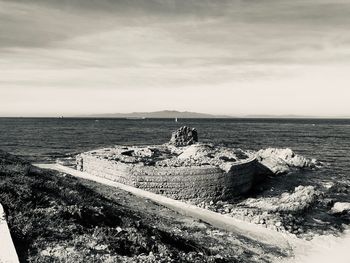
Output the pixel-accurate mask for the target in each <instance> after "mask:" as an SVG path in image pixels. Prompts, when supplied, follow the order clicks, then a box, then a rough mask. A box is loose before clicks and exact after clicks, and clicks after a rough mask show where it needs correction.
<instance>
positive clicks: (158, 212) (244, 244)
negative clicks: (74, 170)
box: [0, 151, 285, 263]
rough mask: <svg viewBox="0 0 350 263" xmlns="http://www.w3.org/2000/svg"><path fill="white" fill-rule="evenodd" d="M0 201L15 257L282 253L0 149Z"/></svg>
mask: <svg viewBox="0 0 350 263" xmlns="http://www.w3.org/2000/svg"><path fill="white" fill-rule="evenodd" d="M0 203H2V205H3V207H4V209H5V213H6V215H7V221H8V224H9V227H10V231H11V235H12V238H13V241H14V244H15V247H16V250H17V253H18V256H19V258H20V261H21V262H68V263H69V262H74V263H77V262H271V261H272V259H276V258H280V257H283V256H285V254H284V252H283V251H279V250H278V249H276V248H271V247H266V246H264V245H262V244H260V243H256V242H255V243H254V242H252V241H251V240H248V239H247V238H243V237H239V236H235V235H234V234H232V233H228V232H225V231H219V230H217V229H215V228H213V227H211V226H209V225H206V224H203V223H201V222H198V221H194V220H191V219H189V218H186V217H182V216H181V215H179V214H177V213H175V212H173V211H171V210H169V209H166V208H164V207H161V206H158V205H156V204H154V203H152V202H150V201H148V200H144V199H142V198H139V197H135V196H133V195H131V194H128V193H127V192H124V191H121V190H117V189H115V188H111V187H107V186H104V185H101V184H97V183H95V182H91V181H87V180H82V179H77V178H74V177H71V176H69V175H65V174H60V173H58V172H54V171H48V170H41V169H38V168H35V167H32V166H31V165H30V164H29V163H28V162H26V161H24V160H21V159H19V158H17V157H15V156H12V155H9V154H7V153H5V152H1V151H0Z"/></svg>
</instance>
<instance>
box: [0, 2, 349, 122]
mask: <svg viewBox="0 0 350 263" xmlns="http://www.w3.org/2000/svg"><path fill="white" fill-rule="evenodd" d="M349 100H350V1H349V0H343V1H342V0H231V1H225V0H212V1H209V0H143V1H142V0H60V1H57V0H23V1H20V0H9V1H5V0H0V116H60V115H64V116H67V115H74V114H89V113H112V112H132V111H155V110H163V109H174V110H188V111H197V112H205V113H214V114H231V115H236V116H240V115H247V114H302V115H323V116H345V115H347V116H350V103H349Z"/></svg>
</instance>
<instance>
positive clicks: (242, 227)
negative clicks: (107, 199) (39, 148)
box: [33, 164, 303, 249]
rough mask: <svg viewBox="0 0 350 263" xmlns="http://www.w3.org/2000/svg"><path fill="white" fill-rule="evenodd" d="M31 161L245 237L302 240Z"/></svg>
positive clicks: (285, 243)
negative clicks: (124, 192)
mask: <svg viewBox="0 0 350 263" xmlns="http://www.w3.org/2000/svg"><path fill="white" fill-rule="evenodd" d="M33 165H34V166H36V167H39V168H43V169H52V170H56V171H59V172H63V173H67V174H70V175H73V176H75V177H79V178H83V179H87V180H92V181H95V182H98V183H101V184H105V185H109V186H113V187H117V188H119V189H122V190H124V191H127V192H130V193H132V194H134V195H136V196H140V197H143V198H147V199H149V200H152V201H154V202H156V203H158V204H160V205H162V206H165V207H168V208H170V209H172V210H174V211H176V212H178V213H180V214H183V215H186V216H189V217H193V218H196V219H200V220H202V221H204V222H206V223H209V224H211V225H213V226H215V227H217V228H220V229H224V230H227V231H231V232H234V233H236V234H238V235H241V236H245V237H247V238H250V239H253V240H256V241H259V242H262V243H265V244H267V245H271V246H276V247H280V248H286V249H290V248H293V247H294V246H296V245H298V244H299V245H300V243H301V242H302V241H301V240H299V239H297V238H296V237H294V236H291V235H288V234H284V233H279V232H276V231H273V230H270V229H267V228H263V227H261V226H257V225H255V224H252V223H248V222H244V221H241V220H238V219H235V218H232V217H230V216H227V215H222V214H219V213H215V212H212V211H209V210H207V209H203V208H199V207H197V206H194V205H190V204H187V203H184V202H181V201H178V200H174V199H170V198H168V197H165V196H163V195H159V194H154V193H151V192H148V191H145V190H142V189H139V188H135V187H132V186H128V185H124V184H121V183H118V182H114V181H111V180H108V179H105V178H102V177H98V176H94V175H91V174H88V173H85V172H80V171H77V170H75V169H72V168H69V167H66V166H62V165H60V164H33ZM302 243H303V242H302Z"/></svg>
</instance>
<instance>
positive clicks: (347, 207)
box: [331, 202, 350, 214]
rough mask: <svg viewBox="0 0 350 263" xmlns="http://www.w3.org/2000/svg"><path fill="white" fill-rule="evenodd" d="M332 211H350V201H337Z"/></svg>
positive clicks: (336, 212)
mask: <svg viewBox="0 0 350 263" xmlns="http://www.w3.org/2000/svg"><path fill="white" fill-rule="evenodd" d="M331 212H332V213H334V214H338V213H345V212H350V203H347V202H336V203H335V204H334V205H333V207H332V209H331Z"/></svg>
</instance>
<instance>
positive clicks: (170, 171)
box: [77, 153, 256, 200]
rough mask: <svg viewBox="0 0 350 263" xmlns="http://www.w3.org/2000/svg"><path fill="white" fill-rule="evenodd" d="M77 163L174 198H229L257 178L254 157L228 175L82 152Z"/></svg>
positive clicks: (201, 168) (92, 171) (202, 168)
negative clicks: (128, 160)
mask: <svg viewBox="0 0 350 263" xmlns="http://www.w3.org/2000/svg"><path fill="white" fill-rule="evenodd" d="M77 162H78V163H79V164H81V167H80V169H81V170H82V171H85V172H88V173H90V174H93V175H96V176H100V177H104V178H106V179H109V180H113V181H116V182H119V183H123V184H126V185H130V186H134V187H138V188H141V189H144V190H147V191H150V192H153V193H157V194H164V195H166V196H168V197H170V198H173V199H199V200H206V199H208V200H209V199H210V200H212V199H214V200H215V199H216V200H225V199H229V198H231V197H233V196H236V195H240V194H242V193H244V192H247V191H248V190H249V189H250V188H251V187H252V185H253V183H254V180H255V178H254V177H255V175H256V160H255V159H254V158H248V159H246V160H242V161H240V162H237V163H236V164H234V165H232V167H231V169H230V170H229V171H227V172H226V171H224V170H222V169H220V168H219V167H215V166H209V165H203V166H191V167H159V166H142V165H135V164H126V163H121V162H116V161H113V160H108V159H104V158H103V157H101V156H94V155H89V154H84V153H83V154H81V155H79V156H78V157H77Z"/></svg>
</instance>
